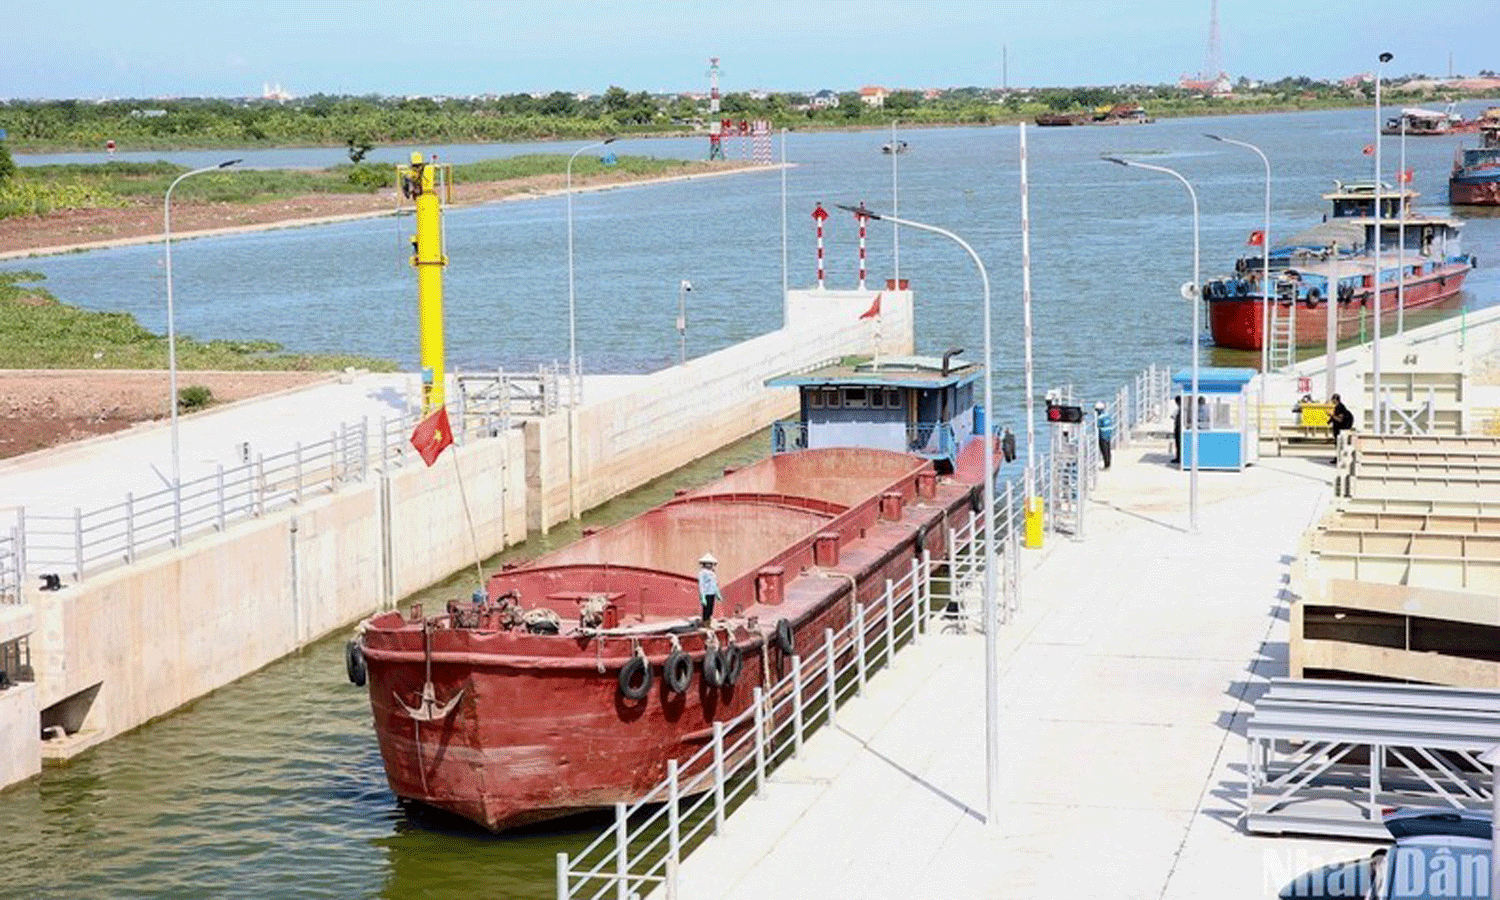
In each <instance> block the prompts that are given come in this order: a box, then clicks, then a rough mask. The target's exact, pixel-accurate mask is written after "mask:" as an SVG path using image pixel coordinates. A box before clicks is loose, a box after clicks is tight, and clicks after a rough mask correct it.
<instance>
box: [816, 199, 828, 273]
mask: <svg viewBox="0 0 1500 900" xmlns="http://www.w3.org/2000/svg"><path fill="white" fill-rule="evenodd" d="M812 217H813V221H814V222H816V223H817V229H818V290H822V289H823V222H824V220H826V219H827V218H828V210H826V209H824V208H823V204H821V203H819V204H818V205H817V206H815V207H814V208H813V212H812Z"/></svg>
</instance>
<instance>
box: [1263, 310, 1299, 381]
mask: <svg viewBox="0 0 1500 900" xmlns="http://www.w3.org/2000/svg"><path fill="white" fill-rule="evenodd" d="M1267 340H1268V341H1270V344H1269V346H1268V348H1267V349H1268V352H1269V358H1270V365H1271V370H1272V371H1279V370H1281V369H1286V368H1290V367H1291V366H1292V364H1293V363H1295V362H1296V361H1297V304H1296V303H1289V304H1287V305H1286V306H1282V305H1281V304H1280V303H1272V304H1271V333H1270V334H1269V335H1267Z"/></svg>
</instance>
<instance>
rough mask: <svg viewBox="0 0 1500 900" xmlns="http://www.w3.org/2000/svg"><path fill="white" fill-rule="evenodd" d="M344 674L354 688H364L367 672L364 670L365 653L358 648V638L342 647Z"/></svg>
mask: <svg viewBox="0 0 1500 900" xmlns="http://www.w3.org/2000/svg"><path fill="white" fill-rule="evenodd" d="M344 672H345V673H346V674H347V675H348V676H349V681H350V683H351V684H353V685H355V686H356V687H364V686H365V678H366V676H367V675H368V670H367V669H366V668H365V651H364V650H363V649H361V648H360V646H359V638H354V639H352V640H351V641H349V643H348V644H346V645H345V646H344Z"/></svg>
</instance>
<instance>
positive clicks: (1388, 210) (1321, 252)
mask: <svg viewBox="0 0 1500 900" xmlns="http://www.w3.org/2000/svg"><path fill="white" fill-rule="evenodd" d="M1334 185H1335V187H1334V190H1333V191H1332V192H1330V193H1328V194H1324V195H1323V198H1324V199H1325V200H1328V201H1330V202H1331V203H1332V214H1331V215H1330V216H1329V217H1328V218H1327V219H1326V220H1325V221H1324V222H1322V223H1319V224H1318V225H1315V226H1313V227H1312V228H1310V229H1308V230H1306V231H1303V232H1301V233H1299V234H1297V235H1294V236H1293V237H1292V238H1291V239H1289V240H1288V241H1286V242H1285V243H1283V244H1281V245H1280V246H1276V247H1273V248H1272V250H1271V252H1270V269H1271V271H1270V282H1269V284H1266V283H1263V272H1262V264H1263V260H1262V257H1261V255H1259V254H1256V255H1253V256H1245V257H1242V258H1241V259H1239V260H1238V261H1237V262H1236V263H1235V274H1234V275H1233V276H1229V277H1225V278H1219V279H1215V280H1212V281H1208V282H1206V283H1205V284H1204V285H1203V298H1204V300H1205V301H1206V302H1207V304H1208V320H1209V329H1210V331H1211V333H1212V335H1213V341H1214V343H1215V344H1216V345H1218V346H1220V347H1228V348H1232V349H1238V350H1259V349H1261V348H1262V347H1263V346H1264V344H1265V340H1266V335H1265V327H1266V321H1265V320H1266V319H1267V318H1268V316H1267V309H1266V304H1267V303H1272V304H1275V306H1276V309H1275V310H1274V313H1275V315H1274V316H1272V317H1271V318H1281V319H1290V320H1292V321H1294V322H1295V328H1294V329H1292V334H1293V341H1294V343H1295V345H1296V346H1316V345H1319V344H1321V343H1323V342H1324V341H1325V340H1326V335H1327V328H1328V316H1329V315H1330V310H1334V312H1333V313H1332V314H1333V315H1334V316H1335V319H1336V327H1337V329H1338V335H1339V337H1341V338H1349V337H1355V336H1357V335H1359V334H1360V333H1361V332H1362V329H1363V330H1367V329H1368V328H1370V327H1372V324H1371V322H1372V318H1373V314H1374V302H1375V293H1376V291H1375V289H1374V285H1375V283H1376V279H1375V241H1376V240H1377V237H1376V232H1377V224H1378V231H1379V238H1378V240H1379V241H1380V246H1381V259H1380V277H1379V283H1380V289H1379V302H1380V311H1381V315H1382V316H1383V317H1385V316H1390V317H1392V318H1389V319H1387V321H1394V315H1395V314H1396V312H1397V310H1398V308H1400V309H1404V310H1405V311H1411V310H1415V309H1420V308H1422V307H1425V306H1431V305H1433V304H1437V303H1440V302H1442V301H1444V300H1447V299H1449V298H1452V297H1454V296H1455V295H1457V294H1458V292H1459V291H1460V290H1462V289H1463V284H1464V279H1465V277H1466V276H1467V275H1468V272H1469V270H1470V269H1471V268H1473V266H1474V265H1475V260H1474V258H1473V257H1472V256H1470V255H1467V254H1465V253H1464V252H1463V251H1462V249H1461V246H1460V241H1459V231H1460V229H1461V227H1462V225H1463V223H1462V222H1460V221H1458V220H1457V219H1451V218H1445V217H1439V216H1422V215H1418V214H1415V213H1413V212H1412V210H1411V206H1412V201H1413V200H1415V198H1416V197H1417V196H1418V194H1417V192H1416V191H1414V190H1411V189H1410V188H1404V187H1403V188H1400V189H1397V188H1394V187H1391V186H1389V185H1382V186H1381V188H1380V205H1381V209H1380V216H1379V217H1378V218H1377V217H1376V216H1375V195H1376V190H1375V185H1374V184H1373V183H1369V182H1366V183H1351V184H1343V183H1341V182H1334ZM1262 239H1264V237H1262Z"/></svg>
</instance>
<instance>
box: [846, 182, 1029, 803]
mask: <svg viewBox="0 0 1500 900" xmlns="http://www.w3.org/2000/svg"><path fill="white" fill-rule="evenodd" d="M839 208H840V209H845V210H848V211H849V212H852V213H854V214H855V215H856V216H863V217H865V218H867V219H873V220H875V221H880V220H882V219H883V220H885V221H887V222H890V223H891V224H892V225H905V226H906V227H908V228H915V229H917V230H918V231H930V232H932V233H933V234H940V235H942V236H943V237H945V238H948V239H949V240H951V241H953V242H955V243H956V244H958V245H959V246H960V247H962V248H964V252H966V253H968V254H969V258H970V259H972V260H974V265H975V266H977V267H978V268H979V280H980V283H981V284H982V285H983V287H984V415H985V425H984V430H985V433H984V434H983V435H981V439H982V440H983V441H984V698H985V703H984V723H985V754H984V758H985V824H986V825H989V826H991V827H993V826H995V825H997V824H998V823H999V816H998V809H999V797H998V796H997V794H998V793H999V781H1000V698H999V685H998V680H999V676H1000V672H999V659H998V652H999V651H998V649H997V636H996V634H995V632H996V630H998V629H999V627H1000V625H999V615H998V614H997V611H996V603H995V441H994V439H993V435H994V424H993V423H994V415H995V397H994V387H993V385H992V383H991V382H992V381H993V380H994V379H992V378H991V377H990V374H991V372H990V370H991V364H990V362H991V359H992V356H991V350H990V276H989V273H988V272H986V271H985V268H984V262H983V261H981V260H980V258H979V254H977V253H975V252H974V248H973V247H970V246H969V245H968V243H967V242H966V241H964V239H963V238H961V237H959V236H958V235H956V234H954V233H953V232H951V231H948V230H947V229H943V228H938V227H937V226H935V225H926V224H923V223H922V222H913V221H911V220H909V219H899V218H897V217H895V216H884V215H880V214H879V213H873V212H870V211H869V210H868V209H865V208H864V206H862V205H861V206H859V207H853V206H844V205H842V204H839Z"/></svg>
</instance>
